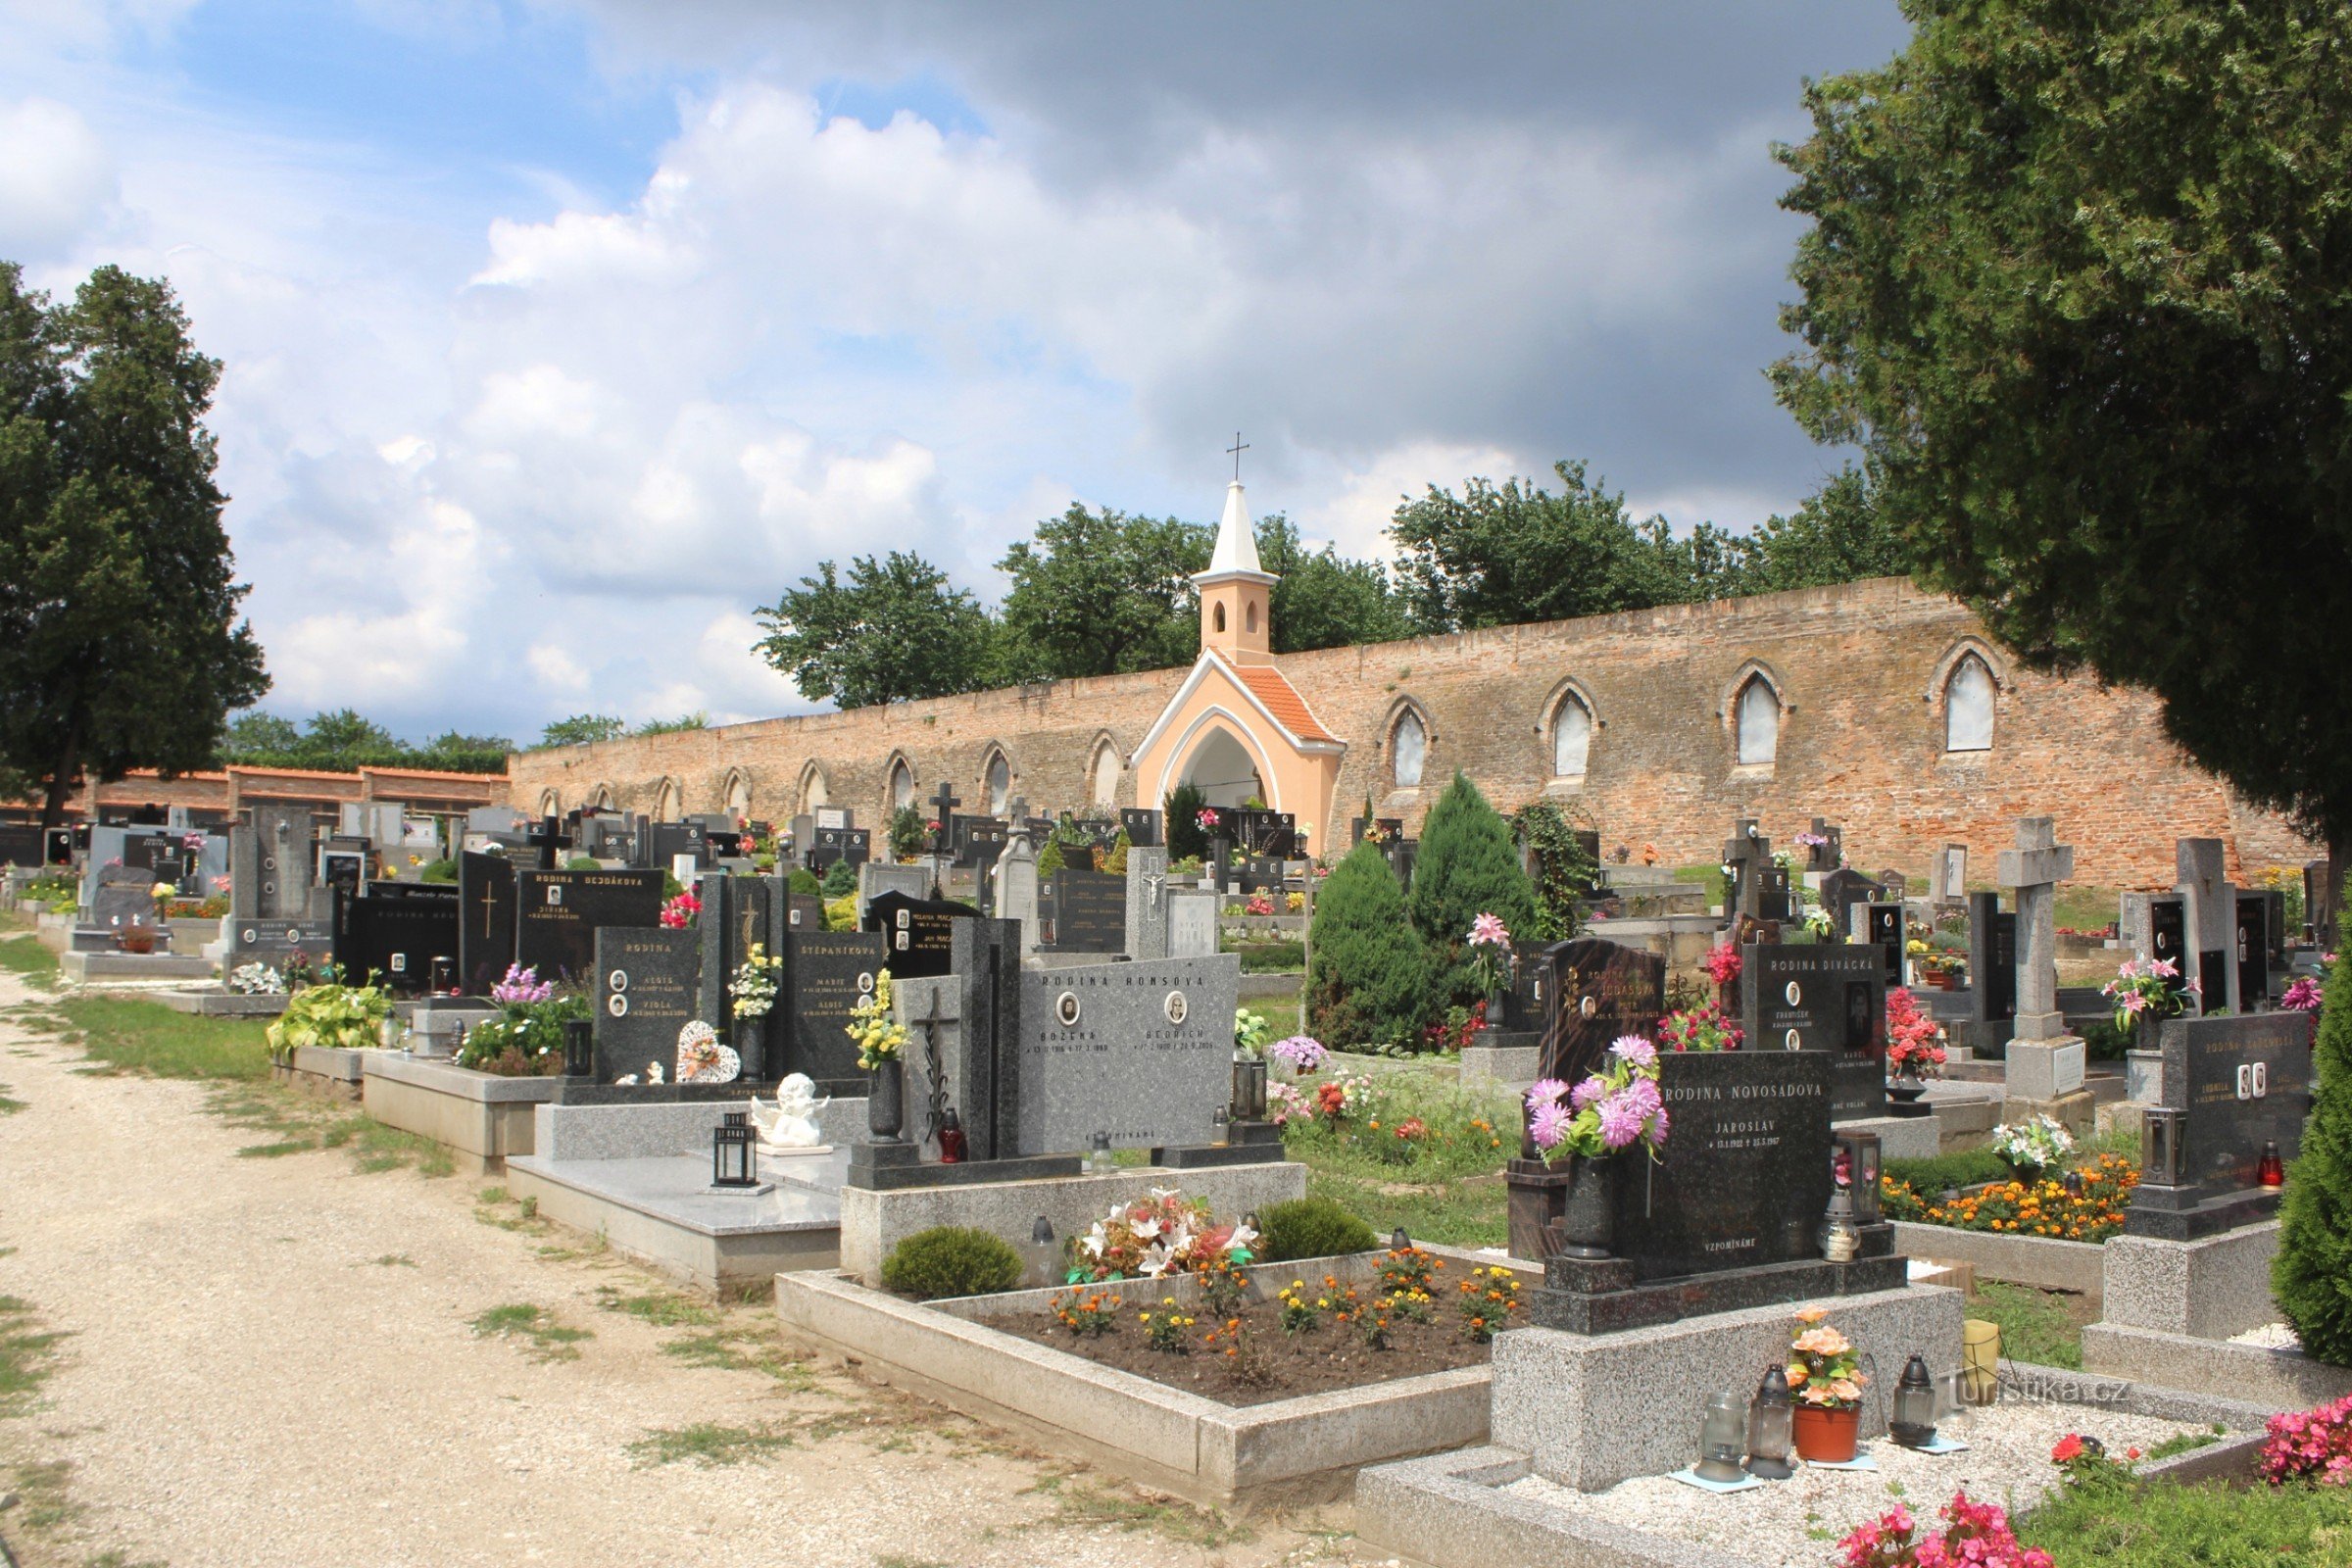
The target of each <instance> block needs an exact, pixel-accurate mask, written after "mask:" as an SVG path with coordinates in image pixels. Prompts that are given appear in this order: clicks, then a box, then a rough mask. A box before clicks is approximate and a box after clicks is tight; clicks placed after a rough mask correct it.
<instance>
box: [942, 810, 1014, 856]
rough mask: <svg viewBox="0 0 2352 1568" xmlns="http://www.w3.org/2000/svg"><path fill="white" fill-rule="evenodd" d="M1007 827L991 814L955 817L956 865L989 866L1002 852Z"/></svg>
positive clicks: (1003, 850)
mask: <svg viewBox="0 0 2352 1568" xmlns="http://www.w3.org/2000/svg"><path fill="white" fill-rule="evenodd" d="M1009 831H1010V830H1009V829H1007V828H1006V827H1005V824H1004V823H1003V822H1000V821H998V820H997V819H996V818H995V817H993V816H958V817H956V837H955V852H954V853H955V861H956V864H957V865H969V866H975V867H978V866H990V865H994V864H996V863H997V857H999V856H1001V855H1003V854H1004V853H1005V838H1006V836H1007V835H1008V833H1009Z"/></svg>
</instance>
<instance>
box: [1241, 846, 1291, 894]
mask: <svg viewBox="0 0 2352 1568" xmlns="http://www.w3.org/2000/svg"><path fill="white" fill-rule="evenodd" d="M1233 877H1234V880H1235V881H1237V882H1239V883H1240V884H1241V889H1242V891H1243V892H1244V893H1280V892H1281V891H1282V887H1283V872H1282V861H1281V860H1280V859H1279V858H1276V857H1273V856H1265V855H1249V856H1244V857H1242V858H1239V859H1237V860H1236V861H1234V863H1233Z"/></svg>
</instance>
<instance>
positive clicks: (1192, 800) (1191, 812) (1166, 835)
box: [1160, 784, 1224, 892]
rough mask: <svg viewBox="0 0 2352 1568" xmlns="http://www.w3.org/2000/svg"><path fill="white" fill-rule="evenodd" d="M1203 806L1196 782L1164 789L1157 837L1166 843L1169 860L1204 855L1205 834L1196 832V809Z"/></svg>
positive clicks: (1198, 820) (1198, 812) (1204, 801)
mask: <svg viewBox="0 0 2352 1568" xmlns="http://www.w3.org/2000/svg"><path fill="white" fill-rule="evenodd" d="M1206 805H1208V797H1207V796H1205V795H1203V794H1201V786H1200V785H1198V784H1179V785H1177V786H1176V787H1175V788H1174V789H1173V790H1170V791H1169V792H1168V799H1167V803H1166V809H1165V811H1164V813H1163V814H1164V815H1165V817H1166V821H1165V824H1164V827H1165V831H1163V832H1162V833H1161V835H1160V837H1161V838H1162V839H1163V840H1165V841H1166V843H1167V846H1168V858H1169V859H1171V860H1190V859H1195V858H1199V859H1206V858H1208V835H1207V834H1206V833H1203V832H1201V808H1202V807H1205V806H1206ZM1218 891H1219V892H1222V891H1224V890H1223V889H1221V888H1220V889H1219V890H1218Z"/></svg>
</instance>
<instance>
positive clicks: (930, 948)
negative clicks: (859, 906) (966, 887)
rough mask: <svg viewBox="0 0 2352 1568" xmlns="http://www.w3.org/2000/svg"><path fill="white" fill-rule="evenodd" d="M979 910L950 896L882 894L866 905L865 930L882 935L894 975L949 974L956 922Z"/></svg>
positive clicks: (924, 976)
mask: <svg viewBox="0 0 2352 1568" xmlns="http://www.w3.org/2000/svg"><path fill="white" fill-rule="evenodd" d="M979 913H980V911H979V910H978V909H975V908H973V907H971V906H970V905H968V904H957V903H956V902H955V901H954V900H951V899H917V898H909V897H907V895H906V894H904V893H885V894H883V895H881V896H880V897H879V898H876V899H875V900H874V901H873V902H872V903H871V904H868V905H867V906H866V908H865V929H866V930H868V931H871V932H875V933H877V934H878V935H880V936H881V938H882V940H883V943H884V949H885V956H884V961H885V962H886V963H887V964H888V965H889V967H890V972H891V975H892V976H893V978H896V979H928V978H930V977H932V976H934V975H943V974H946V973H948V972H949V969H950V966H951V965H952V964H953V962H954V956H953V955H954V951H955V939H956V921H957V920H969V919H975V918H977V917H978V916H979Z"/></svg>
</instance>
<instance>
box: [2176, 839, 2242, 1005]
mask: <svg viewBox="0 0 2352 1568" xmlns="http://www.w3.org/2000/svg"><path fill="white" fill-rule="evenodd" d="M2173 853H2174V859H2175V863H2176V864H2177V866H2178V867H2179V872H2180V902H2181V906H2182V913H2183V914H2184V916H2185V918H2186V921H2187V931H2186V933H2185V936H2186V939H2187V946H2188V955H2187V962H2185V963H2183V964H2182V965H2181V966H2180V967H2181V971H2182V973H2184V974H2185V975H2186V976H2187V978H2188V979H2190V980H2193V981H2195V982H2196V985H2197V1000H2198V1005H2197V1010H2198V1011H2199V1012H2218V1011H2220V1010H2221V1009H2222V1008H2224V1007H2227V1008H2229V1010H2230V1011H2231V1012H2237V1011H2239V1010H2241V1009H2240V1007H2239V1005H2238V1000H2237V975H2236V973H2235V966H2234V965H2232V964H2231V963H2230V962H2229V955H2230V952H2231V950H2232V949H2234V948H2235V947H2236V946H2237V929H2236V928H2237V890H2236V889H2235V888H2233V887H2231V886H2230V885H2229V860H2228V858H2227V857H2226V856H2225V854H2224V852H2223V847H2222V841H2221V840H2220V839H2180V840H2179V841H2177V842H2176V843H2175V845H2174V847H2173Z"/></svg>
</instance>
